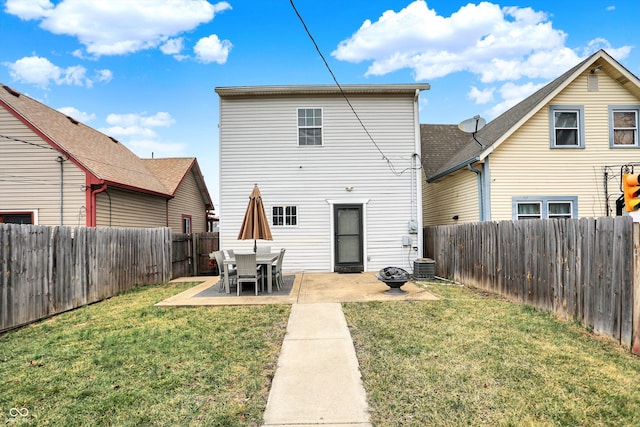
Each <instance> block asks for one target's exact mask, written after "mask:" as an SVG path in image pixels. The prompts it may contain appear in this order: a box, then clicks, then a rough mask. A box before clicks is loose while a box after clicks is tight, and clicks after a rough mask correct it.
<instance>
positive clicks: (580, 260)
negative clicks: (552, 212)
mask: <svg viewBox="0 0 640 427" xmlns="http://www.w3.org/2000/svg"><path fill="white" fill-rule="evenodd" d="M638 234H640V224H634V223H633V222H632V220H631V218H629V217H615V218H612V217H607V218H597V219H596V218H582V219H576V220H564V219H553V220H540V221H538V220H532V221H501V222H497V223H496V222H493V223H492V222H482V223H473V224H460V225H453V226H451V225H449V226H438V227H426V228H425V230H424V237H425V245H424V247H425V251H426V252H425V256H427V257H429V258H433V259H434V260H435V261H436V275H437V276H440V277H445V278H448V279H453V280H456V281H458V282H461V283H464V284H466V285H468V286H472V287H476V288H480V289H484V290H488V291H491V292H495V293H498V294H500V295H502V296H504V297H506V298H509V299H511V300H514V301H517V302H522V303H527V304H530V305H532V306H535V307H537V308H540V309H544V310H548V311H552V312H554V313H556V315H557V316H558V317H560V318H563V319H575V320H577V321H579V322H581V323H582V324H583V325H584V326H586V327H588V328H593V330H594V332H596V333H598V334H602V335H606V336H608V337H610V338H612V339H614V340H616V341H617V342H619V343H620V344H622V345H624V346H626V347H630V346H631V345H632V341H633V339H634V337H635V336H636V335H637V336H639V337H640V333H638V332H637V329H638V328H640V321H638V319H639V318H640V314H639V313H637V311H638V310H639V309H640V280H639V276H640V275H639V274H638V272H637V271H635V270H636V269H637V268H638V265H639V264H640V263H639V262H638V260H637V259H634V238H635V239H636V240H635V242H636V243H635V244H636V245H637V241H638ZM634 236H635V237H634ZM635 250H636V251H637V247H636V249H635ZM635 256H636V257H637V255H635Z"/></svg>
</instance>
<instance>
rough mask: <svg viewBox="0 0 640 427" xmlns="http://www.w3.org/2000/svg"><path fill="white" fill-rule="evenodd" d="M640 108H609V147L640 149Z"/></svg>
mask: <svg viewBox="0 0 640 427" xmlns="http://www.w3.org/2000/svg"><path fill="white" fill-rule="evenodd" d="M639 111H640V107H633V106H630V107H625V106H620V107H609V134H610V139H609V141H610V142H609V145H610V146H611V147H612V148H613V147H623V148H624V147H639V146H640V145H639V144H638V112H639Z"/></svg>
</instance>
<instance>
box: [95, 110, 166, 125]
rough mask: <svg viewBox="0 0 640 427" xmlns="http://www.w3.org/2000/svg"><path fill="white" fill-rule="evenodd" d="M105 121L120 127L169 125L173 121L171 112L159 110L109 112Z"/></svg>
mask: <svg viewBox="0 0 640 427" xmlns="http://www.w3.org/2000/svg"><path fill="white" fill-rule="evenodd" d="M107 123H108V124H110V125H112V126H122V127H145V128H149V127H169V126H171V125H172V124H174V123H175V120H174V119H173V117H171V114H169V113H167V112H164V111H161V112H158V113H156V114H153V115H146V114H136V113H131V114H109V115H108V116H107Z"/></svg>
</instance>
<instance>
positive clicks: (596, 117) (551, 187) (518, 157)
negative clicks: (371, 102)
mask: <svg viewBox="0 0 640 427" xmlns="http://www.w3.org/2000/svg"><path fill="white" fill-rule="evenodd" d="M639 116H640V80H639V79H638V77H636V76H635V75H633V74H632V73H631V72H630V71H629V70H627V69H626V68H625V67H623V66H622V65H621V64H620V63H618V62H617V61H616V60H614V59H613V58H612V57H611V56H609V55H608V54H607V53H606V52H605V51H604V50H600V51H598V52H596V53H595V54H593V55H592V56H590V57H589V58H587V59H585V60H584V61H582V62H581V63H579V64H578V65H576V66H575V67H573V68H571V69H570V70H568V71H567V72H565V73H564V74H562V75H561V76H560V77H558V78H557V79H555V80H553V81H552V82H550V83H549V84H547V85H546V86H545V87H543V88H542V89H540V90H538V91H537V92H535V93H534V94H533V95H531V96H529V97H528V98H526V99H525V100H523V101H522V102H520V103H519V104H517V105H515V106H514V107H512V108H511V109H509V110H508V111H506V112H505V113H503V114H502V115H500V116H499V117H497V118H495V119H494V120H492V121H491V122H489V123H487V124H486V126H485V127H484V128H482V129H480V130H479V131H478V132H477V133H475V139H474V137H473V135H472V134H468V133H464V132H462V131H460V130H459V129H458V127H457V126H456V125H429V124H423V125H421V143H422V158H423V163H424V165H425V168H424V174H425V179H426V182H427V184H426V185H424V186H423V198H422V200H423V223H424V225H425V226H428V225H442V224H455V223H460V222H474V221H490V220H493V221H497V220H512V219H513V220H516V219H525V218H581V217H600V216H615V215H616V213H617V209H616V201H617V200H618V199H619V197H620V196H621V195H622V192H621V190H620V177H621V171H622V170H623V168H625V167H633V166H635V168H636V170H635V172H636V173H638V172H640V143H639V140H638V139H639V138H638V120H639ZM618 203H619V202H618ZM618 210H619V209H618Z"/></svg>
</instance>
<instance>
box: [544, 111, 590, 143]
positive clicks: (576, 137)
mask: <svg viewBox="0 0 640 427" xmlns="http://www.w3.org/2000/svg"><path fill="white" fill-rule="evenodd" d="M550 121H551V148H581V147H584V125H583V123H584V119H583V109H582V107H577V106H554V105H552V106H551V107H550Z"/></svg>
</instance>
